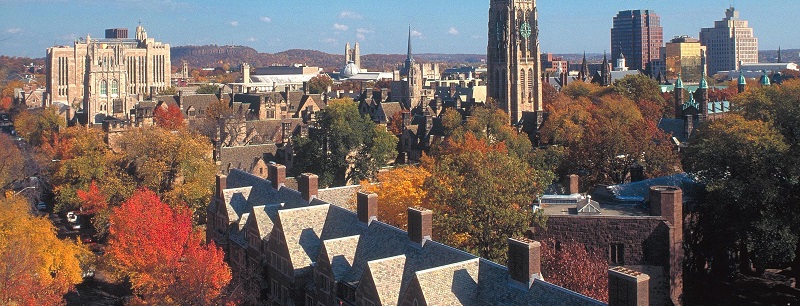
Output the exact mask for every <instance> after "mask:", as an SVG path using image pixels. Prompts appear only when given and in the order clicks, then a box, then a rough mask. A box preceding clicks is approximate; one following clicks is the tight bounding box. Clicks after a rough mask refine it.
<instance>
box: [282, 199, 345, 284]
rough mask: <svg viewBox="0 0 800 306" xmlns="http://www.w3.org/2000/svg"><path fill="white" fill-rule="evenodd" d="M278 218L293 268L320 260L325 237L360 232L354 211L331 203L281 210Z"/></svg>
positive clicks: (334, 237) (336, 236)
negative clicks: (318, 258) (320, 251)
mask: <svg viewBox="0 0 800 306" xmlns="http://www.w3.org/2000/svg"><path fill="white" fill-rule="evenodd" d="M281 189H285V188H281ZM312 204H313V203H312ZM278 220H279V224H280V225H281V228H282V230H283V231H282V233H283V236H284V241H286V245H287V247H288V249H289V257H290V260H291V262H292V265H293V266H294V269H303V268H306V267H308V266H310V265H311V263H312V262H314V261H315V260H317V257H318V256H319V250H320V247H321V245H322V241H323V240H327V239H336V238H341V237H347V236H354V235H358V233H359V232H360V229H359V227H358V220H357V218H356V215H355V214H354V213H352V212H350V211H347V210H345V209H343V208H340V207H337V206H333V205H328V204H326V205H314V206H309V207H301V208H296V209H284V210H280V211H278Z"/></svg>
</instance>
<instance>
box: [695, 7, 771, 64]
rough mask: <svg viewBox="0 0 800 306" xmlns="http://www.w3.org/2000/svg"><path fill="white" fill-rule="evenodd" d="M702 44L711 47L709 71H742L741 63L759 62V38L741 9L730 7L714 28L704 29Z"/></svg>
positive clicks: (701, 36) (701, 35)
mask: <svg viewBox="0 0 800 306" xmlns="http://www.w3.org/2000/svg"><path fill="white" fill-rule="evenodd" d="M700 43H702V44H703V45H704V46H706V48H708V55H707V56H708V72H709V73H710V74H714V73H717V72H719V71H731V70H738V69H739V64H740V63H742V64H754V63H758V38H756V37H755V36H754V35H753V28H751V27H749V26H748V23H747V20H742V19H740V18H739V11H737V10H736V9H735V8H733V7H730V8H728V9H727V10H726V11H725V18H724V19H722V20H719V21H715V22H714V27H713V28H703V29H701V30H700Z"/></svg>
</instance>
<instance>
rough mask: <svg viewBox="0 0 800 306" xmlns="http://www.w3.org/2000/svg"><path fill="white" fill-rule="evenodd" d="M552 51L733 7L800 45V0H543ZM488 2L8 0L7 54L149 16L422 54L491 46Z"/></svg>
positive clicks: (174, 31)
mask: <svg viewBox="0 0 800 306" xmlns="http://www.w3.org/2000/svg"><path fill="white" fill-rule="evenodd" d="M537 4H538V6H539V20H540V21H539V26H540V35H541V37H540V40H541V46H542V51H543V52H552V53H561V54H563V53H581V52H583V51H586V52H588V53H602V52H604V51H606V50H609V48H610V47H609V45H610V42H609V41H610V28H611V23H612V18H613V17H614V16H615V15H616V13H617V12H618V11H622V10H632V9H649V10H653V11H655V12H656V13H657V14H659V15H660V16H661V26H662V27H663V28H664V38H665V40H668V39H670V38H672V37H674V36H678V35H690V36H693V37H697V35H698V33H699V31H700V28H703V27H712V26H713V24H714V21H715V20H720V19H722V18H723V17H724V16H725V9H727V8H728V7H729V6H731V5H735V7H736V8H737V9H738V10H739V11H740V12H741V17H742V19H745V20H748V21H749V22H750V26H751V27H753V28H754V30H755V35H756V37H758V38H759V49H761V50H775V49H777V48H778V47H779V46H780V47H782V48H783V49H791V48H800V39H799V38H798V35H797V29H798V28H800V18H797V17H798V13H799V12H800V1H798V0H538V1H537ZM488 9H489V1H488V0H458V1H456V0H439V1H430V0H349V1H330V0H306V1H303V0H246V1H245V0H225V1H219V0H0V55H11V56H27V57H44V56H45V52H46V49H47V48H48V47H50V46H54V45H72V42H73V41H74V39H75V38H77V37H85V36H86V35H87V34H89V35H90V36H92V37H96V38H97V37H103V35H104V30H105V29H107V28H128V29H129V36H131V37H133V36H134V29H135V28H136V26H137V25H138V24H139V22H141V24H142V25H143V26H144V27H145V29H146V30H147V33H148V36H149V37H153V38H155V39H156V40H157V41H162V42H165V43H169V44H170V45H171V46H182V45H206V44H216V45H244V46H250V47H253V48H255V49H256V50H258V51H260V52H269V53H275V52H280V51H284V50H288V49H312V50H320V51H323V52H328V53H335V54H338V53H343V52H344V51H343V50H344V45H345V43H346V42H351V43H354V42H359V43H360V46H361V53H362V54H374V53H390V54H403V53H405V50H406V42H407V36H408V27H409V26H411V27H412V29H413V32H412V33H413V36H414V37H413V44H414V53H447V54H462V53H467V54H485V53H486V41H487V31H488V29H487V23H488Z"/></svg>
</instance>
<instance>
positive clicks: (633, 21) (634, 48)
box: [611, 10, 664, 71]
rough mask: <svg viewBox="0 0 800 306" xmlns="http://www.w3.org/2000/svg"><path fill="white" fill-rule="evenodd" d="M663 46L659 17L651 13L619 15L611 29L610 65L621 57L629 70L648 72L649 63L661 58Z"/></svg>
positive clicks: (648, 11)
mask: <svg viewBox="0 0 800 306" xmlns="http://www.w3.org/2000/svg"><path fill="white" fill-rule="evenodd" d="M663 43H664V31H663V29H662V28H661V17H659V16H658V15H657V14H656V13H655V12H653V11H651V10H631V11H621V12H619V13H617V16H615V17H614V27H613V28H611V62H612V63H617V62H618V60H619V58H620V56H621V55H624V56H625V59H626V64H627V65H628V68H629V69H631V70H644V71H647V70H648V67H649V65H650V63H651V62H652V61H655V60H658V59H659V58H660V48H661V45H662V44H663Z"/></svg>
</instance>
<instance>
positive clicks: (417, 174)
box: [363, 166, 431, 229]
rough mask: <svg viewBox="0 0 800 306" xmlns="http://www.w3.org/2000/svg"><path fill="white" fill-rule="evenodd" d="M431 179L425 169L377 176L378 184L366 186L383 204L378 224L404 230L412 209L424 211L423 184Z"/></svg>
mask: <svg viewBox="0 0 800 306" xmlns="http://www.w3.org/2000/svg"><path fill="white" fill-rule="evenodd" d="M430 176H431V174H430V172H428V170H427V169H426V168H425V167H424V166H403V167H399V168H395V169H392V170H389V171H386V172H381V173H378V182H377V184H369V183H366V182H365V183H364V184H363V185H364V188H365V189H366V190H367V191H369V192H373V193H376V194H377V195H378V199H379V201H380V209H379V210H378V220H381V221H382V222H386V223H388V224H391V225H394V226H396V227H398V228H402V229H405V228H406V226H407V223H408V222H407V221H408V216H407V210H408V208H409V207H425V206H427V204H428V201H427V197H428V192H427V191H426V190H425V189H423V184H424V183H425V180H427V179H428V178H429V177H430Z"/></svg>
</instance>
